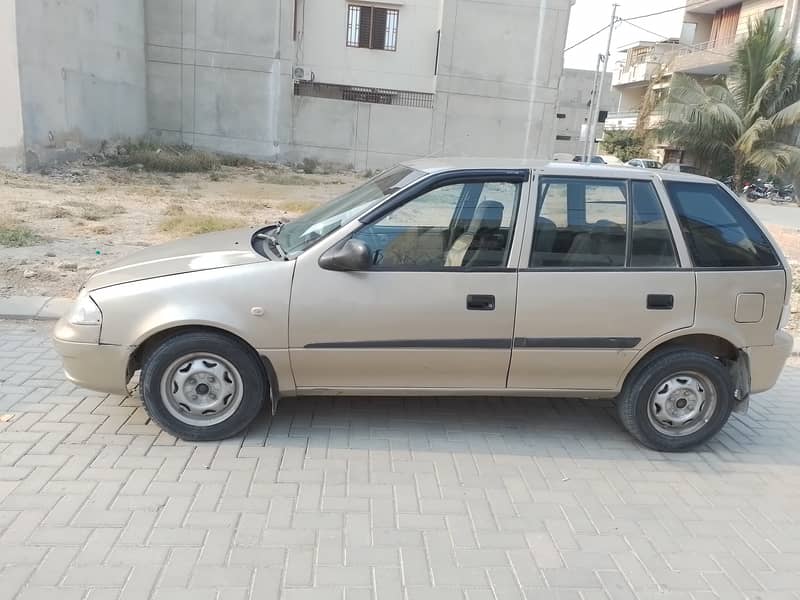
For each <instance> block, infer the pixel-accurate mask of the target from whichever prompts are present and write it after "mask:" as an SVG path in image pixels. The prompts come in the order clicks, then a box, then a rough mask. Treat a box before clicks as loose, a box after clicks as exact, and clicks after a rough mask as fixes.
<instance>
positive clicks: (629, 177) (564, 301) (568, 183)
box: [54, 158, 793, 451]
mask: <svg viewBox="0 0 800 600" xmlns="http://www.w3.org/2000/svg"><path fill="white" fill-rule="evenodd" d="M791 290H792V271H791V268H790V267H789V265H788V263H787V262H786V260H785V259H784V258H783V256H782V255H781V252H780V249H779V248H778V246H777V245H776V244H775V242H774V241H773V240H772V239H771V238H770V236H769V233H768V232H767V231H766V230H765V229H764V227H763V226H762V225H761V224H760V223H759V222H758V221H757V220H756V218H755V217H754V216H753V215H752V214H750V212H749V211H748V210H747V209H746V208H745V206H743V205H742V203H741V202H740V201H739V199H738V198H737V197H736V196H735V195H733V194H732V193H731V192H730V190H728V189H727V188H725V187H723V186H722V185H720V184H719V183H718V182H716V181H713V180H711V179H706V178H703V177H694V176H690V175H681V174H677V173H668V172H665V171H659V172H658V173H655V172H650V171H635V170H633V169H630V168H627V167H625V168H616V167H608V166H596V165H591V166H587V165H576V164H564V163H555V162H554V163H549V164H548V163H544V162H541V161H518V160H517V161H513V160H512V161H505V160H497V159H495V160H491V159H482V158H476V159H453V160H447V159H428V160H422V161H415V162H410V163H407V164H404V165H400V166H397V167H395V168H393V169H388V170H386V171H383V172H382V173H381V174H380V175H378V176H377V177H375V178H373V179H371V180H369V181H367V182H365V183H364V184H363V185H362V186H361V187H359V188H357V189H356V190H352V191H350V192H348V193H346V194H344V195H343V196H340V197H339V198H338V199H336V200H333V201H331V202H328V203H326V204H323V205H321V206H319V207H318V208H316V209H315V210H313V211H311V212H309V213H306V214H305V215H303V216H302V217H299V218H297V219H294V220H293V221H291V222H289V223H284V224H280V223H278V224H274V225H270V226H260V227H258V228H251V229H240V230H235V231H228V232H217V233H211V234H207V235H204V236H197V237H194V238H190V239H186V240H181V241H176V242H172V243H170V244H166V245H163V246H156V247H152V248H148V249H145V250H142V251H140V252H139V254H135V255H130V256H126V257H125V258H123V259H122V260H121V261H120V262H118V263H117V264H115V265H113V266H109V267H106V268H105V269H104V270H100V271H98V272H96V273H95V274H94V275H92V277H91V278H90V279H89V280H88V281H87V282H86V283H85V285H84V286H83V288H82V289H81V291H80V293H79V294H78V298H77V300H76V301H75V304H74V306H73V307H72V309H71V310H70V311H69V313H68V314H67V315H65V316H64V317H63V318H62V319H61V321H59V323H58V324H57V325H56V327H55V332H54V335H55V345H56V349H57V350H58V352H59V353H60V354H61V355H62V356H63V357H64V366H65V369H66V372H67V377H68V378H69V379H70V380H72V381H74V382H75V383H76V384H78V385H80V386H82V387H87V388H90V389H95V390H98V391H100V392H104V393H115V394H120V395H124V394H127V384H128V382H129V380H130V379H131V378H132V377H133V376H134V373H136V372H137V371H141V374H140V377H139V394H140V396H141V398H142V400H143V402H144V407H145V409H146V410H147V412H148V414H149V415H150V417H151V418H152V419H153V421H155V422H156V423H158V424H160V425H161V426H162V427H163V428H164V429H165V430H167V431H169V432H170V433H172V434H173V435H175V436H177V437H180V438H182V439H185V440H219V439H223V438H227V437H230V436H233V435H237V434H238V433H240V432H241V431H243V430H244V429H245V428H246V427H247V426H248V425H250V423H251V422H252V421H253V420H254V419H256V418H257V417H259V416H260V415H261V414H262V411H263V410H264V409H265V408H266V406H267V405H269V406H270V409H271V412H272V413H273V414H274V413H275V411H276V410H277V406H278V401H279V399H280V398H281V397H291V396H301V397H302V396H315V395H327V396H332V397H335V396H339V395H345V394H347V395H367V396H373V395H375V396H377V395H381V394H383V395H391V396H412V395H416V396H428V395H437V396H447V395H458V396H469V395H477V396H492V397H495V396H503V395H505V396H525V397H528V396H543V397H547V398H550V397H557V398H558V397H577V398H596V399H611V398H616V399H617V410H618V412H619V416H620V420H621V421H622V424H623V425H624V426H625V427H626V428H627V429H628V430H629V431H630V432H631V433H632V434H633V435H634V436H635V437H636V438H637V439H638V440H640V441H641V442H642V443H644V444H645V445H647V446H649V447H651V448H656V449H658V450H662V451H675V450H685V449H688V448H692V447H695V446H697V445H698V444H702V443H704V442H706V441H707V440H709V439H710V438H712V437H713V436H714V435H715V434H716V433H717V432H718V431H719V430H720V429H721V428H722V426H723V425H724V424H725V422H726V421H727V420H728V417H729V416H730V414H731V411H732V410H735V411H737V412H743V411H745V410H746V409H747V407H748V403H749V402H750V394H757V393H759V392H764V391H766V390H768V389H770V388H771V387H773V386H774V385H775V383H776V381H777V380H778V377H779V375H780V372H781V369H782V368H783V366H784V363H785V362H786V359H787V358H788V357H789V355H790V354H791V352H792V344H793V338H792V336H791V335H790V334H788V333H787V332H786V331H784V329H785V327H786V326H787V324H788V322H789V317H790V314H791V310H790V306H789V304H790V303H789V299H790V295H791ZM753 402H754V403H756V402H758V401H757V400H753ZM127 404H128V403H126V405H127ZM295 406H296V405H295ZM467 408H468V407H467ZM467 408H465V410H467ZM126 410H127V409H126ZM359 410H361V409H359ZM499 410H500V408H499V405H498V411H499ZM359 418H360V419H365V418H366V417H359ZM379 418H380V414H379V413H376V416H375V419H376V421H375V422H377V420H378V419H379ZM509 418H511V417H509ZM757 418H758V417H757V416H756V417H754V419H753V420H754V421H755V420H757ZM470 424H471V422H470ZM303 425H304V426H305V425H306V424H305V423H304V424H303ZM490 425H491V426H492V427H494V424H493V423H492V424H490ZM325 426H327V425H325ZM529 427H530V421H529V420H525V421H524V422H523V423H521V425H520V428H521V430H525V431H524V432H523V433H524V434H527V430H526V429H525V428H529ZM606 433H607V432H603V433H602V435H603V436H605V434H606ZM284 435H285V433H284ZM431 435H433V434H431ZM764 435H765V436H766V435H768V433H767V432H765V433H764ZM614 443H615V444H618V442H617V441H616V440H614Z"/></svg>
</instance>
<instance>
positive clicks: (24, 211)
mask: <svg viewBox="0 0 800 600" xmlns="http://www.w3.org/2000/svg"><path fill="white" fill-rule="evenodd" d="M361 181H363V177H361V176H360V175H357V174H355V173H334V174H326V175H321V174H308V173H304V172H302V171H295V170H292V169H289V168H285V167H279V166H274V165H244V166H225V165H217V166H216V167H215V170H214V171H212V172H210V173H182V174H167V173H154V172H147V171H144V170H141V169H130V168H123V167H102V166H97V165H94V164H91V163H86V164H81V165H74V164H73V165H67V166H64V167H62V168H59V169H56V170H53V171H50V172H49V173H48V174H46V175H42V174H19V173H9V172H0V296H11V295H43V296H74V295H75V294H76V293H77V291H78V289H79V288H80V286H81V285H82V284H83V282H84V281H85V280H86V279H87V278H88V277H89V275H90V274H91V273H92V272H94V271H96V270H97V269H99V268H101V267H103V266H105V265H106V264H108V263H110V262H113V261H115V260H117V259H119V258H121V257H124V256H126V255H128V254H130V253H131V252H134V251H136V250H138V249H140V248H141V247H143V246H149V245H152V244H158V243H162V242H165V241H169V240H171V239H175V238H179V237H185V236H187V235H193V234H195V233H202V232H204V231H214V230H217V229H224V228H228V227H231V226H238V225H245V226H246V225H259V224H264V223H273V222H275V221H277V220H287V219H291V218H293V217H296V216H297V215H299V214H302V213H304V212H306V211H308V210H310V209H311V208H314V207H315V206H317V205H319V204H320V203H322V202H325V201H327V200H329V199H331V198H333V197H335V196H337V195H339V194H341V193H343V192H345V191H347V190H349V189H350V188H352V187H354V186H355V185H357V184H358V183H360V182H361Z"/></svg>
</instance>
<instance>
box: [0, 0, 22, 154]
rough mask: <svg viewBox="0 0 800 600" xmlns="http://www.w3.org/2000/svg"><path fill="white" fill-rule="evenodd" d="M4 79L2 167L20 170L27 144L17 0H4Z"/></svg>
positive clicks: (0, 10)
mask: <svg viewBox="0 0 800 600" xmlns="http://www.w3.org/2000/svg"><path fill="white" fill-rule="evenodd" d="M0 81H2V82H3V92H2V93H0V167H3V168H6V169H17V168H20V167H21V166H22V164H23V159H24V144H23V129H22V104H21V102H22V101H21V97H20V89H19V62H18V57H17V19H16V8H15V0H0Z"/></svg>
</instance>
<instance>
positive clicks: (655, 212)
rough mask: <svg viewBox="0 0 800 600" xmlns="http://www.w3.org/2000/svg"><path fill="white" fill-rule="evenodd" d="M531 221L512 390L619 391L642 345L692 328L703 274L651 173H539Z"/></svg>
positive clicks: (521, 283)
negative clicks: (689, 259) (674, 229)
mask: <svg viewBox="0 0 800 600" xmlns="http://www.w3.org/2000/svg"><path fill="white" fill-rule="evenodd" d="M531 212H532V213H533V211H531ZM532 221H533V222H532V223H529V225H533V226H532V227H530V226H529V227H528V231H529V232H530V231H531V230H533V238H532V239H529V240H528V243H529V245H528V246H524V247H523V253H524V254H523V260H522V263H521V266H522V267H523V268H521V269H520V274H519V284H518V285H519V289H518V293H517V298H518V300H517V316H516V323H515V329H514V348H513V352H512V358H511V368H510V371H509V381H508V386H509V388H512V389H532V390H561V391H570V390H573V391H581V390H595V391H603V390H615V389H616V388H617V386H618V384H619V381H620V379H621V376H622V374H623V372H624V371H625V369H626V367H627V366H628V365H629V364H630V362H631V361H632V360H633V358H634V357H635V356H636V354H637V352H638V351H639V349H640V348H642V347H644V346H645V345H647V344H648V343H649V342H650V341H652V340H653V339H655V338H658V337H659V336H662V335H664V334H666V333H669V332H671V331H674V330H677V329H681V328H688V327H691V326H692V323H693V319H694V309H695V278H694V273H693V272H692V270H691V269H690V268H689V267H688V265H684V266H682V265H681V264H680V261H679V258H678V252H677V250H676V247H675V243H674V240H673V238H672V235H671V233H670V228H669V226H668V220H667V216H666V213H665V209H664V206H663V205H662V201H661V199H660V198H659V195H658V193H657V191H656V188H655V186H654V184H653V182H652V181H649V180H646V179H642V180H632V181H631V180H626V179H615V178H587V177H571V176H570V177H546V176H543V177H539V178H538V202H537V207H536V211H535V217H533V219H532ZM528 235H529V236H530V234H528ZM528 250H529V252H528V253H527V256H526V255H525V252H527V251H528Z"/></svg>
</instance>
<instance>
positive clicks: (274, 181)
mask: <svg viewBox="0 0 800 600" xmlns="http://www.w3.org/2000/svg"><path fill="white" fill-rule="evenodd" d="M256 179H257V180H258V181H259V183H267V184H271V185H319V183H320V182H319V181H317V180H316V179H311V178H310V177H307V176H305V175H301V174H300V173H285V172H280V171H278V172H275V171H272V172H262V173H259V174H258V175H256Z"/></svg>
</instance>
